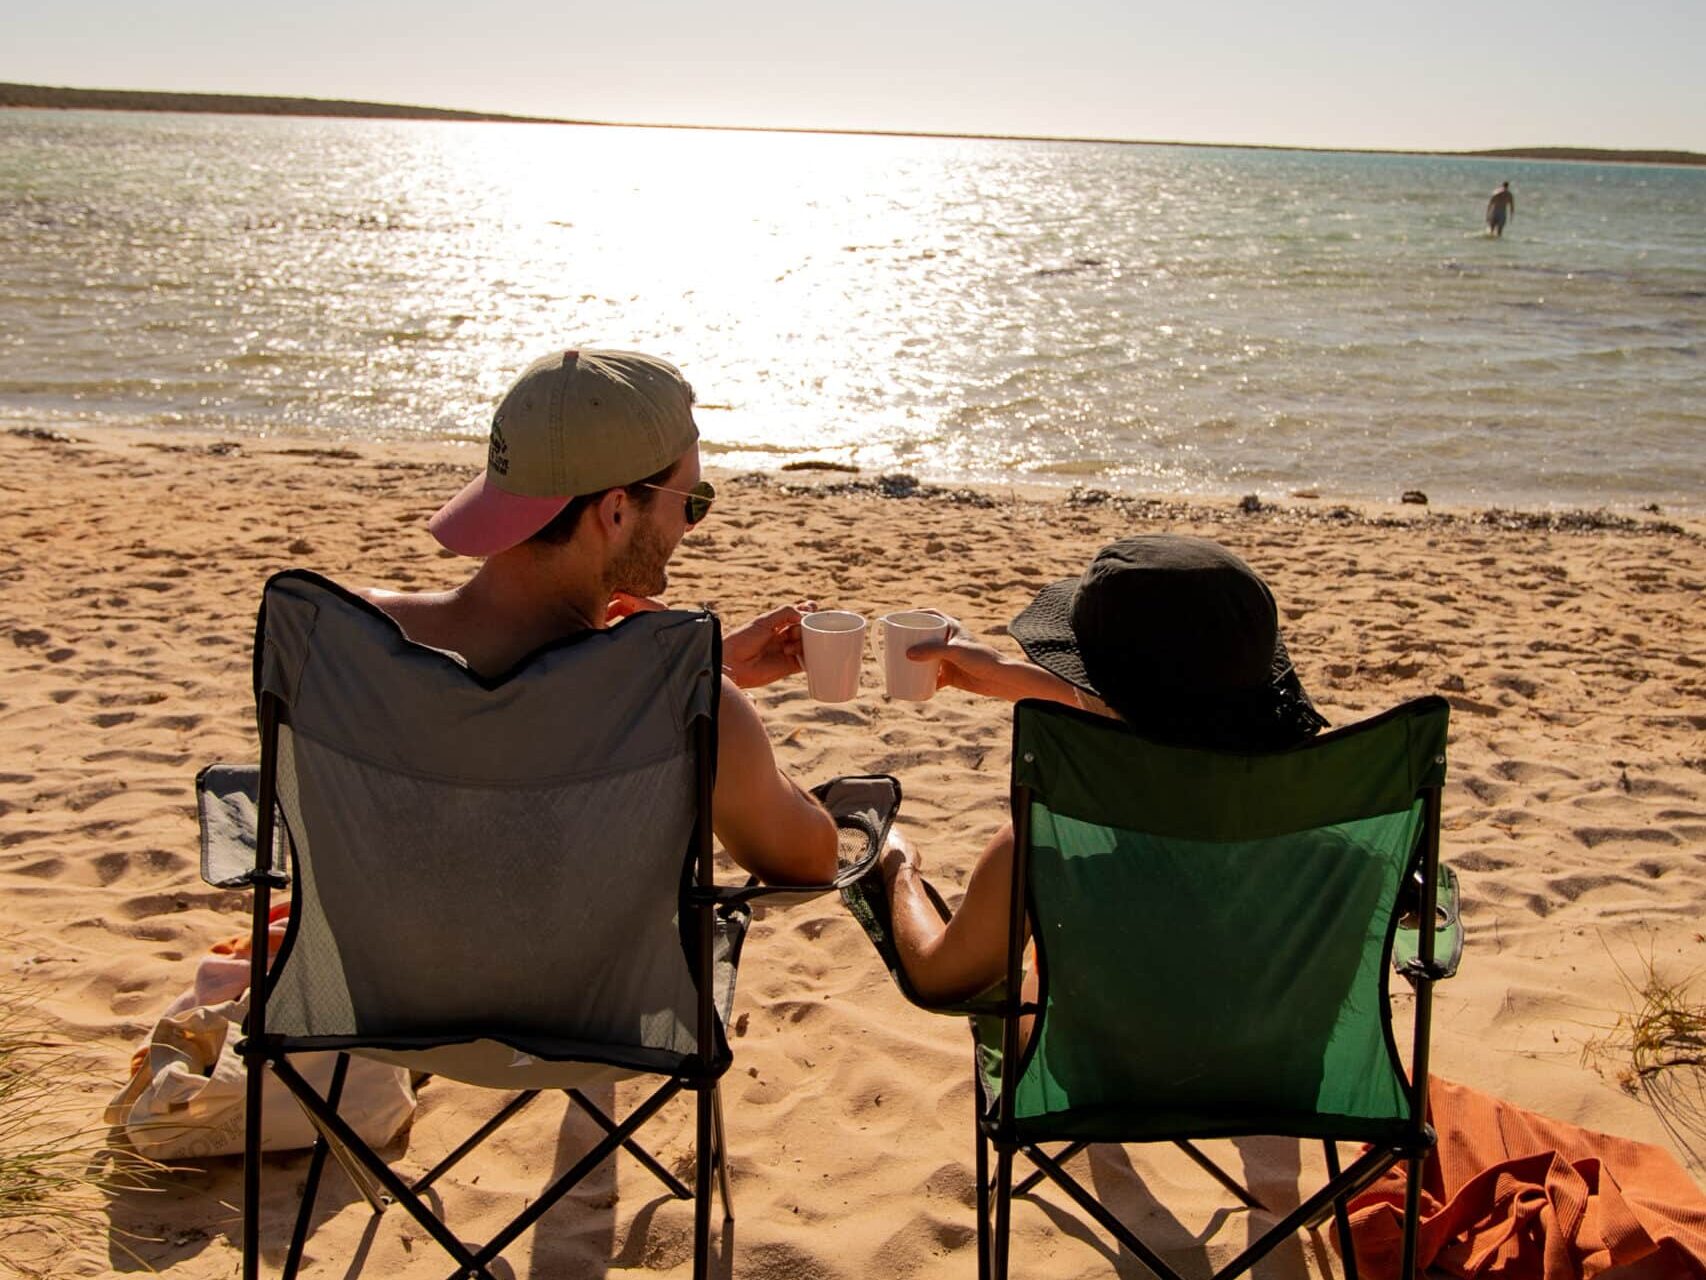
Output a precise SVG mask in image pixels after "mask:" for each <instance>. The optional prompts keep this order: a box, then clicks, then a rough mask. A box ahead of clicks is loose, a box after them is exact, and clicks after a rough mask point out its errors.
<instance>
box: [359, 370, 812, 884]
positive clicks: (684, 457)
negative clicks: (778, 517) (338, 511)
mask: <svg viewBox="0 0 1706 1280" xmlns="http://www.w3.org/2000/svg"><path fill="white" fill-rule="evenodd" d="M692 405H693V390H692V388H691V387H689V386H688V385H687V383H686V381H685V380H684V379H683V378H682V376H681V374H680V373H679V372H678V371H677V370H676V368H675V367H674V366H673V365H671V364H669V363H667V362H666V361H663V360H659V359H657V358H656V357H653V356H647V355H640V354H638V353H636V352H629V351H595V350H592V349H590V348H588V349H582V350H576V351H558V352H554V353H552V354H551V355H549V356H547V357H545V358H544V359H541V360H538V361H535V362H534V363H533V364H532V365H531V366H530V367H529V368H528V369H527V370H526V371H525V372H524V373H523V374H522V375H521V376H520V377H519V378H518V379H517V380H516V381H515V383H514V385H512V386H511V387H510V389H509V391H508V392H507V393H506V394H505V395H504V398H503V400H502V401H501V402H500V403H499V405H498V409H497V413H496V414H495V415H494V416H493V418H492V427H491V437H490V445H489V448H488V453H487V461H486V470H485V474H483V475H481V476H479V477H477V478H476V479H475V480H474V481H473V482H471V483H470V484H469V485H468V486H467V487H466V488H465V489H463V490H462V492H460V493H458V494H457V495H456V496H455V497H454V498H452V499H451V500H450V501H449V502H447V503H445V505H444V506H443V507H442V508H441V509H440V510H439V511H438V513H437V514H436V515H434V516H433V517H432V520H431V521H430V522H429V524H428V528H429V529H430V530H431V531H432V534H433V536H434V537H436V538H437V539H438V540H439V542H441V543H442V544H443V545H444V546H446V547H448V548H449V549H450V550H451V551H454V552H456V553H457V554H458V555H464V556H475V557H480V558H481V560H482V563H481V564H480V567H479V568H478V569H477V570H476V571H475V572H474V574H473V576H472V577H470V578H469V579H468V580H467V581H466V582H464V583H463V584H462V585H461V586H459V587H455V588H453V589H451V590H449V591H432V592H396V591H385V590H379V589H371V590H368V591H366V592H364V593H363V595H364V597H365V598H366V599H367V600H368V601H369V602H370V603H372V604H374V605H376V606H377V607H378V608H380V609H382V610H384V612H386V613H387V614H389V615H390V616H391V617H392V618H393V619H395V620H396V622H397V624H398V625H399V626H400V627H402V629H403V632H404V634H405V635H407V636H408V637H409V639H411V640H413V641H414V642H416V643H417V644H424V645H430V646H432V647H433V648H436V649H443V650H446V651H448V652H450V653H454V654H456V655H458V656H459V657H460V658H461V659H462V660H463V661H464V662H466V663H467V664H468V666H469V667H470V668H471V669H473V670H474V671H477V672H479V673H480V674H481V675H486V676H495V675H499V674H501V673H503V672H504V671H507V670H509V669H510V668H511V667H513V666H514V665H515V664H516V663H518V662H520V661H521V660H522V659H523V658H525V657H526V656H527V655H528V654H530V653H532V652H533V651H534V650H536V649H538V648H539V647H541V646H542V645H546V644H549V643H551V642H552V641H555V640H561V639H563V638H564V637H566V636H569V635H573V634H574V633H576V632H578V631H584V630H587V629H589V628H603V627H605V626H608V625H609V624H610V623H611V622H614V621H616V620H617V619H618V618H620V617H622V616H624V615H626V614H627V613H631V612H633V611H634V610H636V609H640V608H648V607H656V606H655V605H653V604H651V602H650V597H654V596H657V595H658V594H660V593H661V592H662V591H663V589H664V587H665V586H666V585H667V583H668V581H669V575H668V571H667V566H668V563H669V558H670V556H671V555H672V554H673V553H674V551H675V548H676V546H677V544H678V543H680V541H681V538H682V536H683V535H684V534H685V533H686V532H687V530H688V529H690V528H691V527H692V526H693V525H695V524H697V523H698V522H699V521H700V520H702V519H703V518H704V516H705V514H706V512H707V511H708V510H709V509H710V505H711V501H712V499H713V498H715V496H716V491H715V490H714V489H712V487H711V486H710V484H709V483H707V482H706V481H704V480H702V479H701V478H700V474H699V447H698V443H697V442H698V439H699V429H698V427H697V426H696V425H695V423H694V421H693V411H692ZM799 618H800V613H799V610H797V609H795V608H791V607H789V608H781V609H775V610H772V611H771V612H769V613H767V614H764V615H763V616H762V617H760V618H758V619H757V620H755V621H754V622H752V623H749V624H748V625H747V626H745V627H741V628H739V629H738V630H735V631H733V632H730V633H729V634H728V635H726V636H725V637H724V638H723V663H724V668H723V669H724V679H723V697H722V705H721V710H720V712H719V716H718V745H717V782H716V792H715V795H714V796H713V799H712V825H713V827H714V828H715V830H716V833H717V836H718V837H719V839H721V841H722V843H723V847H724V848H725V849H726V850H727V851H728V853H729V856H730V857H732V858H733V859H734V860H735V861H736V862H737V863H739V864H740V865H741V866H742V867H744V868H746V869H747V870H748V871H751V872H753V873H755V874H756V875H758V876H760V877H761V878H763V879H765V880H769V881H772V882H779V883H795V884H821V883H823V882H825V881H828V880H830V879H832V878H833V876H834V874H835V868H836V830H835V822H834V820H833V819H832V818H831V817H830V816H829V814H828V813H827V812H826V811H825V810H824V809H823V808H822V806H820V805H819V804H818V803H817V802H816V801H815V800H813V799H812V798H811V797H810V796H808V795H807V794H806V793H805V792H804V791H802V790H801V789H800V788H799V787H797V786H795V785H794V784H793V783H792V782H791V781H789V779H788V778H787V777H786V776H785V775H784V774H783V773H782V771H781V770H780V769H779V768H778V767H777V764H776V758H775V755H774V753H773V752H772V751H771V748H770V740H769V738H768V737H767V736H766V734H765V732H764V725H763V723H762V722H761V721H760V720H759V718H758V711H757V709H756V708H755V707H754V706H753V705H752V703H751V702H750V701H749V700H748V699H747V697H746V695H745V694H743V693H742V692H741V688H742V687H745V688H754V687H757V686H759V685H764V684H768V683H770V682H771V681H773V680H777V679H780V678H781V677H783V676H785V675H789V674H791V673H792V672H795V671H798V670H799V657H798V624H799ZM564 732H566V733H568V732H573V727H572V726H564Z"/></svg>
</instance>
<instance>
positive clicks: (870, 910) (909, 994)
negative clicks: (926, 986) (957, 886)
mask: <svg viewBox="0 0 1706 1280" xmlns="http://www.w3.org/2000/svg"><path fill="white" fill-rule="evenodd" d="M921 883H922V884H923V887H924V893H925V896H926V897H928V898H929V899H930V905H931V906H932V907H934V908H935V909H936V914H937V915H938V916H940V917H941V918H942V920H943V921H946V920H947V919H948V917H949V916H950V915H951V914H952V913H951V912H950V911H949V910H948V904H947V903H946V902H944V901H943V900H942V895H941V894H939V893H937V892H936V886H935V885H933V884H931V883H930V882H929V881H928V880H924V881H921ZM841 902H842V905H843V906H845V907H846V908H847V912H848V914H849V915H851V916H852V917H853V918H854V919H855V920H857V921H858V922H859V927H860V928H861V929H863V930H864V931H865V936H866V937H867V938H869V939H870V940H871V945H872V946H873V947H875V948H876V949H877V955H878V956H879V957H881V958H882V962H883V965H884V966H885V967H886V968H887V969H888V971H889V977H891V978H893V979H894V985H895V987H896V988H897V989H898V990H899V991H900V993H901V995H903V996H905V997H906V998H907V1000H908V1001H909V1002H910V1003H912V1004H915V1005H917V1006H918V1007H919V1008H920V1009H923V1010H924V1011H925V1012H926V1013H943V1014H952V1015H970V1016H972V1017H973V1018H976V1017H978V1016H979V1015H986V1014H987V1015H997V1016H998V1015H1000V1014H1002V1013H1004V1012H1006V1010H1007V991H1006V988H1007V984H1006V982H1005V981H1001V982H997V983H996V984H995V985H994V986H993V987H991V988H989V990H987V991H983V992H980V993H979V994H977V995H975V996H972V997H971V998H970V999H968V1000H955V1001H950V1002H948V1003H934V1002H932V1001H929V1000H926V999H925V998H924V997H923V996H921V995H919V993H918V990H917V989H916V988H915V987H914V986H913V985H912V983H911V981H910V980H909V979H908V978H907V976H906V967H905V966H904V965H903V964H902V963H901V960H900V953H899V952H898V951H897V950H896V949H895V944H894V926H893V923H892V919H893V916H892V913H891V911H890V909H889V895H888V887H887V885H886V884H885V883H884V881H883V870H882V868H881V867H879V866H872V867H871V868H870V869H869V870H868V871H867V872H866V873H865V874H864V875H861V876H859V877H858V878H857V879H854V880H850V881H849V882H848V883H846V884H844V885H842V886H841ZM1020 1012H1022V1013H1023V1012H1035V1009H1034V1007H1029V1008H1025V1009H1021V1010H1020Z"/></svg>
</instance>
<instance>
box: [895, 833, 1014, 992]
mask: <svg viewBox="0 0 1706 1280" xmlns="http://www.w3.org/2000/svg"><path fill="white" fill-rule="evenodd" d="M882 867H883V880H884V882H885V884H886V885H887V886H888V894H889V913H890V917H891V920H892V924H893V928H894V941H895V950H896V951H897V952H898V953H899V955H900V962H901V966H902V968H904V969H905V970H906V976H907V978H908V980H909V981H910V982H911V983H912V986H913V988H914V989H915V990H916V991H917V992H918V994H919V995H920V996H922V997H923V998H924V999H925V1000H928V1001H930V1002H932V1003H941V1004H948V1003H952V1002H953V1001H956V1000H965V999H968V998H969V997H971V996H974V995H976V994H978V992H980V991H984V990H987V989H988V988H989V987H991V986H994V985H995V984H996V983H997V982H1000V981H1001V980H1002V979H1003V978H1005V977H1006V976H1007V921H1008V919H1009V913H1008V904H1009V895H1010V894H1011V892H1012V875H1013V872H1012V868H1013V828H1012V827H1010V826H1007V827H1003V828H1002V829H1001V830H1000V831H998V832H996V834H995V836H994V837H993V838H992V839H991V840H990V842H989V844H988V845H987V846H985V848H984V850H983V852H982V854H980V855H979V856H978V860H977V865H976V866H975V867H973V868H972V873H971V879H970V880H969V881H968V882H967V884H966V896H965V898H964V900H963V901H961V903H960V909H959V910H958V911H956V912H954V915H953V918H952V919H951V920H949V921H947V922H946V923H945V924H944V923H943V921H942V918H941V917H940V916H939V915H937V914H936V908H935V906H934V905H933V904H932V903H931V901H930V898H929V896H928V895H927V894H926V893H925V891H924V876H923V874H922V872H921V870H920V859H919V856H918V850H917V849H916V848H914V847H913V844H912V842H911V841H910V840H908V839H907V838H906V837H905V836H904V835H902V834H901V833H900V832H899V831H898V830H895V831H893V832H891V834H890V836H889V843H888V846H887V847H886V848H885V849H884V850H883V863H882Z"/></svg>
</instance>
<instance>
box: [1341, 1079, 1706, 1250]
mask: <svg viewBox="0 0 1706 1280" xmlns="http://www.w3.org/2000/svg"><path fill="white" fill-rule="evenodd" d="M1428 1093H1429V1099H1428V1111H1429V1117H1430V1119H1431V1120H1432V1122H1433V1126H1434V1129H1435V1130H1436V1131H1437V1132H1438V1134H1439V1145H1438V1146H1437V1147H1436V1148H1435V1149H1434V1151H1433V1152H1431V1153H1430V1154H1429V1155H1428V1158H1427V1160H1426V1161H1425V1162H1424V1163H1423V1165H1422V1223H1421V1229H1420V1231H1419V1233H1418V1247H1417V1253H1418V1255H1419V1262H1420V1264H1421V1266H1423V1267H1428V1266H1432V1267H1435V1268H1437V1269H1438V1270H1441V1271H1444V1272H1446V1273H1448V1274H1450V1275H1454V1276H1465V1277H1470V1276H1474V1277H1482V1276H1485V1277H1494V1276H1496V1277H1498V1278H1499V1280H1578V1277H1580V1278H1582V1280H1587V1278H1588V1277H1592V1276H1597V1275H1599V1274H1601V1273H1602V1272H1604V1271H1607V1270H1609V1269H1610V1268H1612V1267H1621V1266H1627V1265H1629V1264H1631V1263H1645V1265H1643V1266H1641V1267H1639V1268H1637V1270H1636V1272H1635V1274H1639V1275H1641V1276H1655V1277H1659V1276H1662V1277H1666V1278H1667V1280H1669V1278H1672V1277H1674V1278H1675V1280H1684V1278H1685V1277H1701V1278H1706V1195H1703V1194H1702V1192H1701V1190H1700V1188H1699V1187H1698V1186H1696V1185H1695V1183H1694V1182H1693V1180H1692V1179H1690V1178H1689V1176H1688V1174H1687V1173H1686V1172H1684V1171H1683V1169H1682V1167H1681V1166H1680V1165H1678V1164H1677V1162H1676V1161H1675V1160H1674V1159H1672V1158H1671V1156H1670V1154H1669V1153H1668V1152H1665V1151H1661V1150H1660V1149H1659V1148H1657V1147H1653V1146H1649V1145H1647V1144H1646V1143H1641V1142H1631V1141H1630V1140H1629V1139H1627V1138H1618V1137H1614V1136H1612V1135H1610V1134H1603V1133H1591V1132H1589V1131H1588V1130H1586V1129H1578V1128H1576V1127H1575V1126H1574V1125H1571V1124H1565V1123H1564V1122H1563V1121H1561V1120H1552V1119H1548V1118H1547V1117H1546V1116H1540V1115H1535V1114H1534V1113H1533V1112H1531V1111H1524V1110H1522V1109H1521V1108H1520V1107H1516V1106H1513V1105H1511V1104H1510V1103H1508V1102H1505V1101H1502V1100H1501V1099H1499V1098H1494V1097H1491V1096H1490V1095H1488V1094H1485V1093H1478V1092H1476V1091H1475V1090H1474V1089H1469V1088H1466V1087H1465V1086H1463V1085H1460V1084H1453V1083H1451V1082H1450V1081H1449V1080H1441V1079H1440V1078H1439V1077H1438V1076H1435V1077H1433V1079H1431V1080H1430V1081H1429V1085H1428ZM1405 1181H1406V1174H1405V1166H1404V1165H1399V1166H1398V1167H1397V1168H1396V1169H1393V1170H1392V1171H1391V1172H1389V1173H1388V1174H1387V1175H1386V1176H1385V1177H1384V1178H1382V1179H1381V1180H1380V1181H1378V1182H1376V1183H1375V1184H1374V1185H1373V1186H1372V1187H1370V1188H1369V1189H1368V1190H1367V1191H1365V1192H1363V1193H1362V1194H1361V1195H1359V1196H1357V1197H1356V1198H1355V1199H1353V1200H1352V1201H1351V1202H1350V1215H1351V1238H1352V1240H1353V1241H1354V1242H1355V1244H1356V1251H1357V1263H1358V1265H1359V1267H1360V1268H1361V1269H1362V1272H1363V1274H1364V1275H1367V1276H1396V1275H1397V1274H1398V1259H1399V1254H1400V1253H1401V1252H1402V1246H1403V1240H1404V1229H1403V1220H1404V1219H1403V1215H1404V1189H1405ZM1336 1239H1337V1238H1336V1237H1335V1242H1336Z"/></svg>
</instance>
